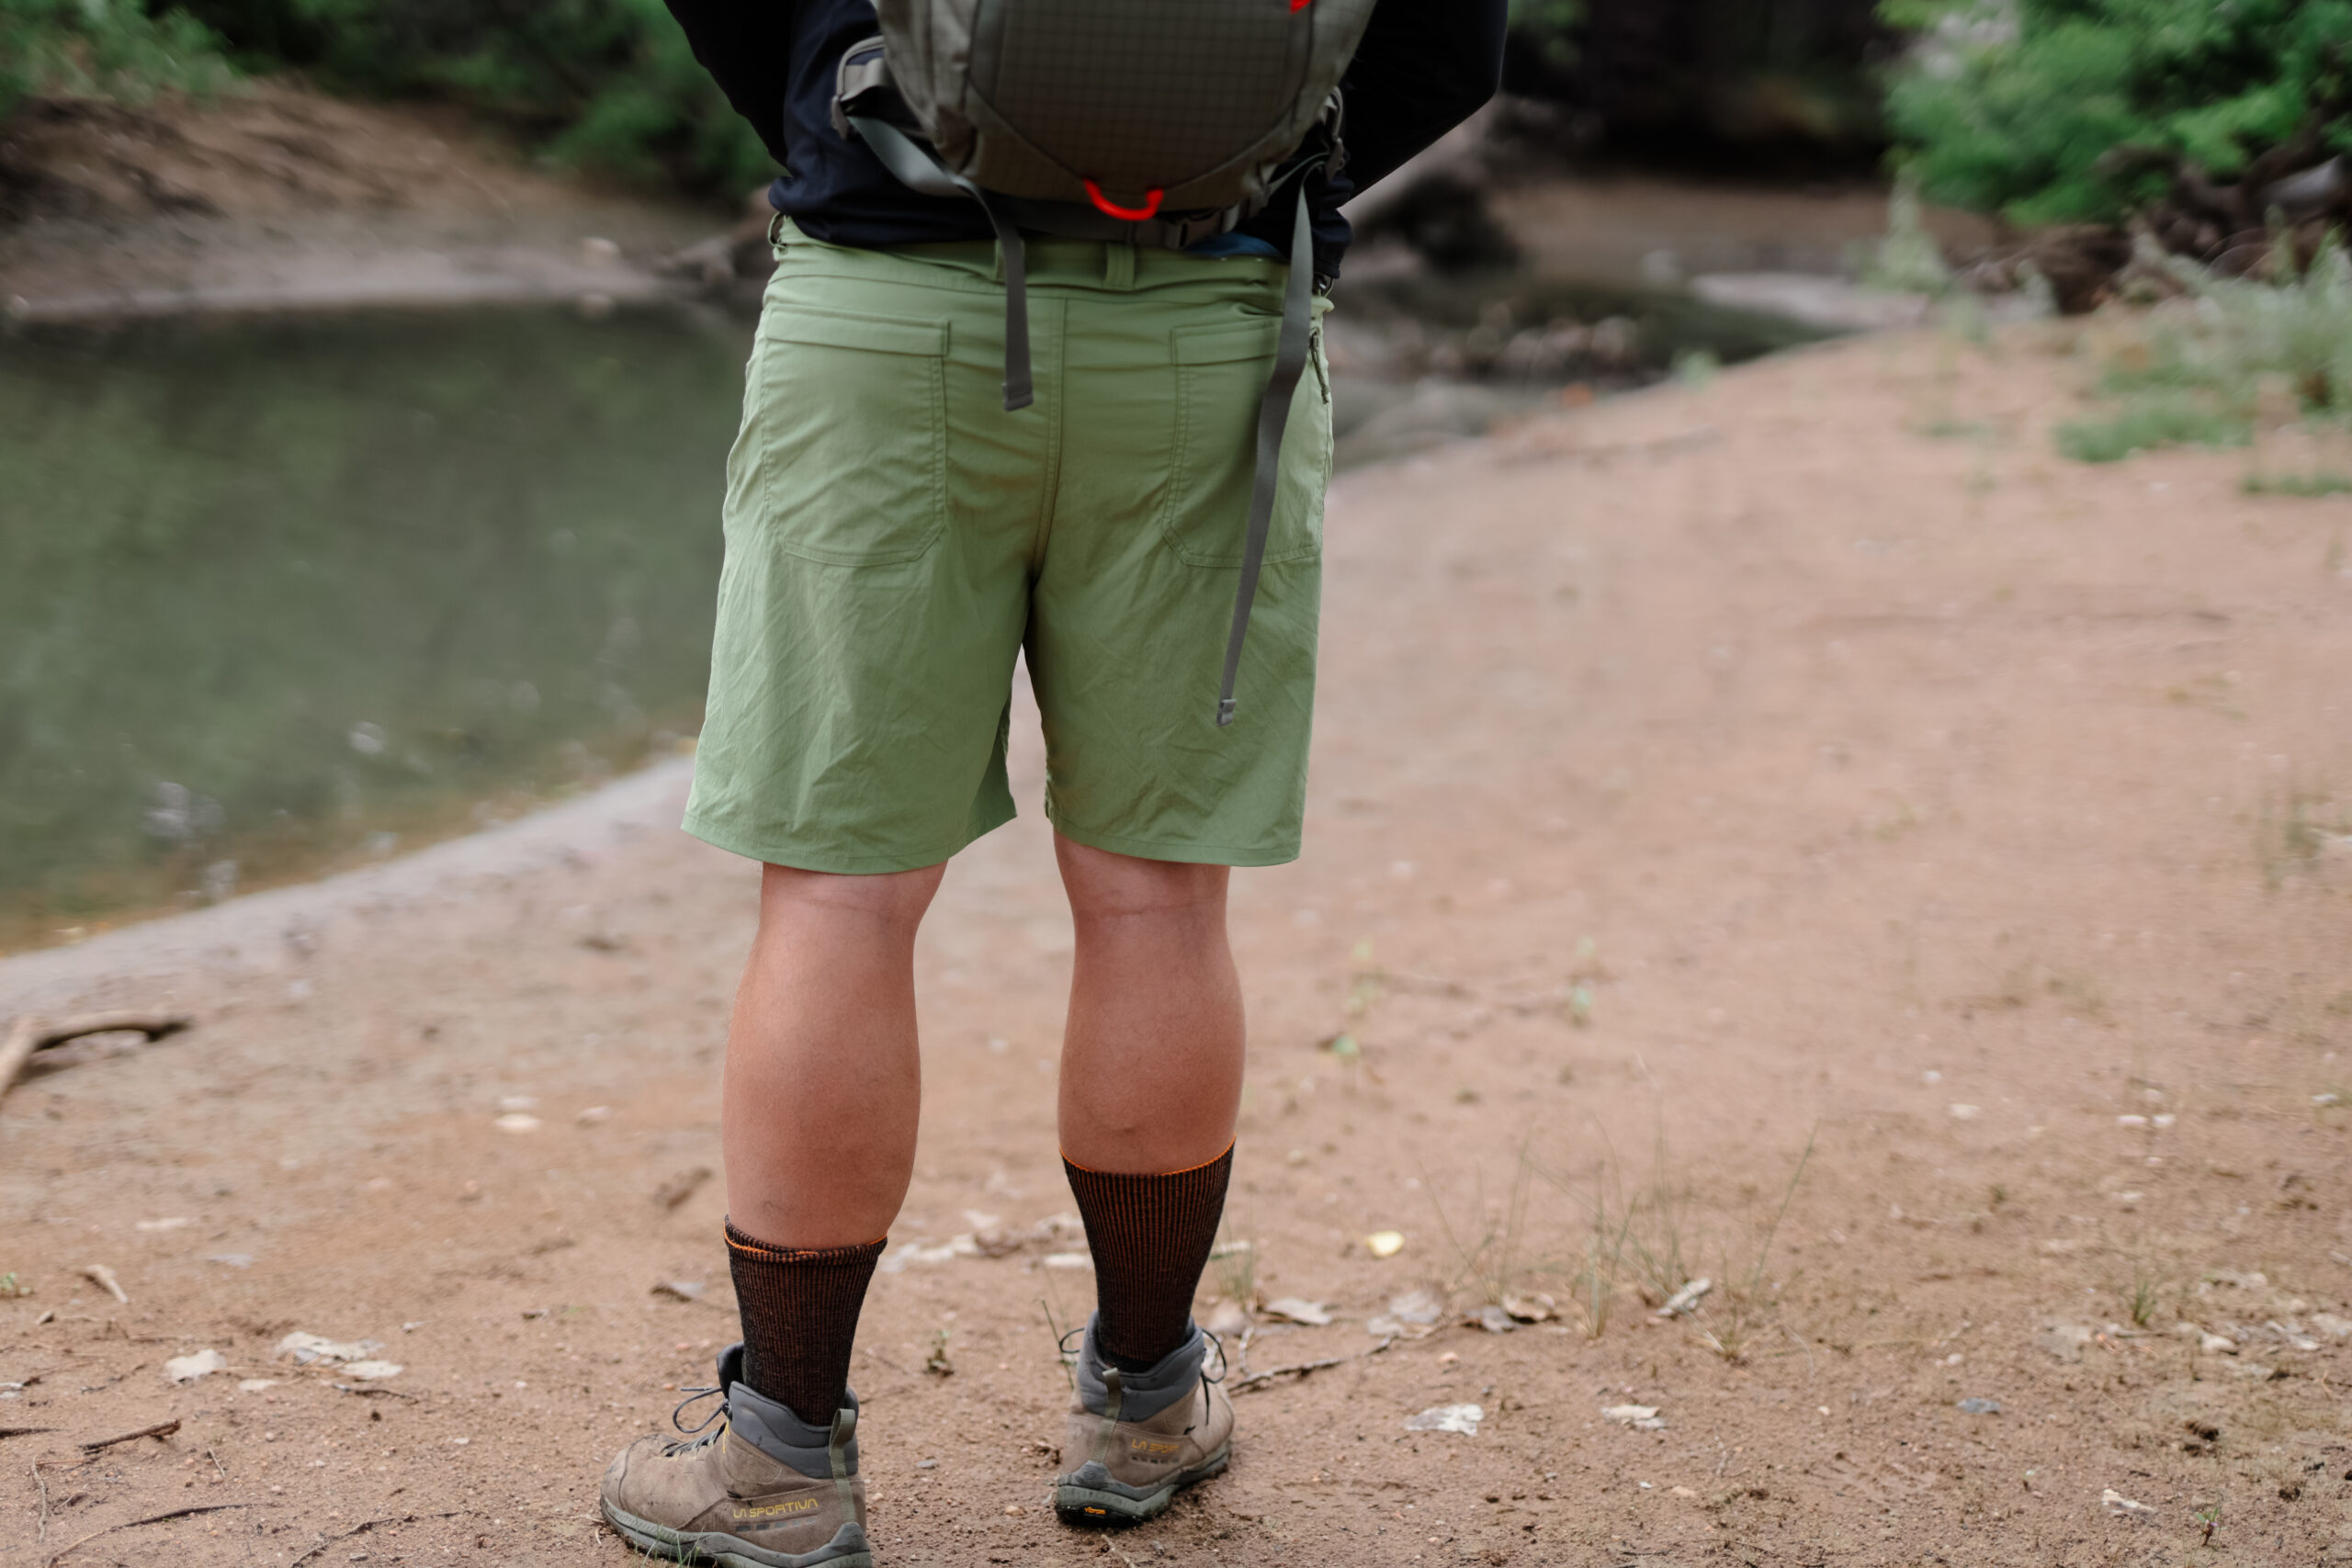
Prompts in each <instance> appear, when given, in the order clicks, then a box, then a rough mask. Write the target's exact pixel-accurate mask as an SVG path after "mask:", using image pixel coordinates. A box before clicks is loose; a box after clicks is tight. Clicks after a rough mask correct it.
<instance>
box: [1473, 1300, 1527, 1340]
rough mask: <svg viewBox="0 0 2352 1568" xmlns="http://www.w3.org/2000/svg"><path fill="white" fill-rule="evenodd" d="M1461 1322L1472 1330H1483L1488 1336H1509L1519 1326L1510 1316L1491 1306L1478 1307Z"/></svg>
mask: <svg viewBox="0 0 2352 1568" xmlns="http://www.w3.org/2000/svg"><path fill="white" fill-rule="evenodd" d="M1462 1321H1463V1322H1464V1323H1466V1324H1468V1325H1470V1326H1471V1327H1473V1328H1483V1329H1485V1330H1486V1331H1487V1333H1489V1334H1509V1333H1510V1331H1511V1330H1513V1329H1515V1328H1517V1327H1518V1326H1519V1325H1518V1324H1517V1323H1516V1322H1514V1321H1512V1319H1511V1315H1510V1314H1509V1313H1507V1312H1505V1311H1504V1310H1503V1309H1502V1308H1500V1307H1498V1306H1494V1305H1492V1304H1489V1305H1487V1306H1482V1307H1480V1308H1479V1309H1478V1310H1477V1311H1476V1312H1474V1313H1472V1314H1470V1315H1469V1316H1468V1317H1465V1318H1464V1319H1463V1320H1462Z"/></svg>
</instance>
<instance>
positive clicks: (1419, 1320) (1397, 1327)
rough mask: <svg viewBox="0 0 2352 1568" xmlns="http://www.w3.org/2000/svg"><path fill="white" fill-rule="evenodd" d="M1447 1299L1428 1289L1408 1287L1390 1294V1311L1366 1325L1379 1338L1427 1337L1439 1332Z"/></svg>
mask: <svg viewBox="0 0 2352 1568" xmlns="http://www.w3.org/2000/svg"><path fill="white" fill-rule="evenodd" d="M1444 1316H1445V1303H1443V1302H1442V1301H1440V1300H1438V1298H1437V1297H1436V1296H1434V1295H1432V1294H1430V1292H1427V1291H1408V1292H1405V1293H1404V1294H1403V1295H1401V1296H1391V1297H1389V1298H1388V1312H1387V1315H1385V1316H1384V1317H1375V1318H1374V1319H1373V1320H1372V1321H1370V1322H1369V1323H1367V1324H1365V1325H1364V1327H1366V1328H1368V1329H1370V1330H1371V1331H1372V1334H1373V1337H1374V1338H1378V1339H1426V1338H1428V1337H1430V1335H1432V1334H1434V1333H1436V1332H1437V1325H1438V1323H1439V1321H1440V1320H1441V1319H1442V1318H1443V1317H1444Z"/></svg>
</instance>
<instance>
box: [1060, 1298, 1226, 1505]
mask: <svg viewBox="0 0 2352 1568" xmlns="http://www.w3.org/2000/svg"><path fill="white" fill-rule="evenodd" d="M1099 1321H1100V1320H1099V1319H1097V1318H1089V1319H1088V1320H1087V1324H1086V1341H1085V1344H1084V1345H1083V1347H1082V1348H1080V1351H1079V1357H1078V1391H1077V1393H1076V1395H1075V1397H1074V1398H1073V1399H1072V1401H1071V1403H1070V1412H1069V1435H1068V1436H1067V1437H1066V1438H1063V1439H1062V1462H1063V1463H1064V1464H1072V1465H1073V1466H1074V1468H1072V1469H1070V1470H1069V1471H1068V1472H1065V1473H1063V1474H1062V1475H1060V1476H1058V1477H1057V1478H1056V1480H1055V1483H1054V1507H1055V1509H1056V1510H1057V1512H1059V1513H1060V1515H1061V1517H1063V1518H1064V1519H1066V1520H1069V1522H1070V1523H1072V1524H1094V1525H1100V1524H1133V1523H1136V1522H1137V1521H1139V1520H1143V1519H1148V1518H1151V1517H1154V1516H1155V1515H1157V1514H1159V1513H1160V1512H1162V1511H1163V1510H1165V1509H1166V1508H1167V1506H1168V1504H1169V1501H1170V1499H1171V1498H1173V1497H1174V1496H1175V1495H1176V1493H1177V1491H1178V1490H1179V1489H1180V1488H1182V1487H1186V1486H1190V1485H1192V1484H1193V1483H1194V1482H1196V1481H1206V1480H1207V1479H1208V1478H1209V1477H1210V1476H1212V1475H1215V1474H1216V1472H1219V1471H1221V1470H1223V1469H1224V1468H1225V1466H1226V1461H1227V1460H1228V1459H1229V1458H1231V1457H1232V1453H1233V1401H1232V1400H1231V1399H1229V1398H1227V1395H1226V1392H1225V1390H1223V1389H1222V1388H1219V1387H1218V1386H1217V1383H1216V1382H1215V1381H1212V1380H1211V1379H1210V1377H1209V1375H1208V1372H1207V1370H1206V1363H1207V1360H1208V1345H1209V1340H1208V1336H1206V1335H1204V1334H1203V1333H1202V1332H1201V1330H1200V1326H1199V1325H1197V1324H1196V1325H1193V1330H1192V1333H1191V1334H1190V1335H1189V1336H1188V1337H1186V1338H1185V1340H1184V1343H1183V1344H1182V1345H1180V1346H1178V1347H1177V1348H1175V1349H1173V1350H1170V1352H1169V1353H1168V1354H1167V1355H1166V1356H1164V1357H1162V1358H1160V1360H1159V1364H1158V1365H1157V1366H1155V1367H1153V1368H1152V1369H1151V1370H1150V1371H1142V1372H1122V1371H1119V1369H1118V1368H1116V1367H1114V1366H1112V1365H1111V1364H1110V1363H1109V1362H1107V1361H1105V1360H1104V1359H1103V1353H1102V1350H1101V1349H1100V1348H1099V1347H1098V1346H1097V1345H1096V1343H1095V1326H1096V1324H1097V1323H1098V1322H1099ZM1224 1362H1225V1357H1224V1353H1223V1351H1222V1350H1221V1349H1220V1351H1219V1353H1218V1356H1217V1364H1218V1366H1219V1368H1220V1371H1219V1373H1218V1380H1219V1381H1221V1380H1222V1378H1223V1376H1224V1373H1223V1371H1222V1368H1223V1366H1224Z"/></svg>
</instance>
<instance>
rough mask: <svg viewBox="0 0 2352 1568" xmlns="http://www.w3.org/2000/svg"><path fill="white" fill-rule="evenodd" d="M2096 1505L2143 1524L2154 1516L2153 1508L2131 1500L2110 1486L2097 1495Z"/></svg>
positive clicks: (2117, 1515)
mask: <svg viewBox="0 0 2352 1568" xmlns="http://www.w3.org/2000/svg"><path fill="white" fill-rule="evenodd" d="M2098 1506H2100V1507H2102V1508H2105V1509H2106V1510H2107V1511H2108V1512H2109V1513H2110V1514H2113V1515H2115V1516H2116V1517H2118V1518H2124V1519H2137V1520H2139V1521H2140V1522H2141V1523H2143V1524H2147V1523H2150V1522H2152V1521H2153V1520H2154V1518H2155V1517H2156V1511H2155V1510H2154V1508H2151V1507H2150V1506H2148V1505H2146V1504H2145V1503H2135V1502H2133V1501H2132V1500H2131V1498H2129V1497H2126V1496H2125V1495H2123V1494H2122V1493H2120V1492H2118V1491H2117V1490H2116V1489H2115V1488H2114V1487H2112V1486H2110V1487H2109V1488H2107V1490H2105V1491H2104V1492H2101V1493H2100V1494H2099V1495H2098Z"/></svg>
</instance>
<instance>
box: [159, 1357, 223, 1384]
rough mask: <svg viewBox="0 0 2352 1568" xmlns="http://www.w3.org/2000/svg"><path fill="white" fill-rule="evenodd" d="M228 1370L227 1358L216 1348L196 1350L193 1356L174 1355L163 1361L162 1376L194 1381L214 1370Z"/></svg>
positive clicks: (177, 1380)
mask: <svg viewBox="0 0 2352 1568" xmlns="http://www.w3.org/2000/svg"><path fill="white" fill-rule="evenodd" d="M228 1370H229V1358H228V1357H226V1356H223V1355H222V1354H221V1353H220V1351H218V1350H198V1352H196V1354H194V1355H193V1356H174V1357H173V1358H172V1359H170V1360H168V1361H165V1362H164V1378H165V1380H166V1381H168V1382H195V1381H196V1380H197V1379H198V1378H209V1377H210V1376H211V1375H212V1374H213V1373H215V1372H225V1371H228Z"/></svg>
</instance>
